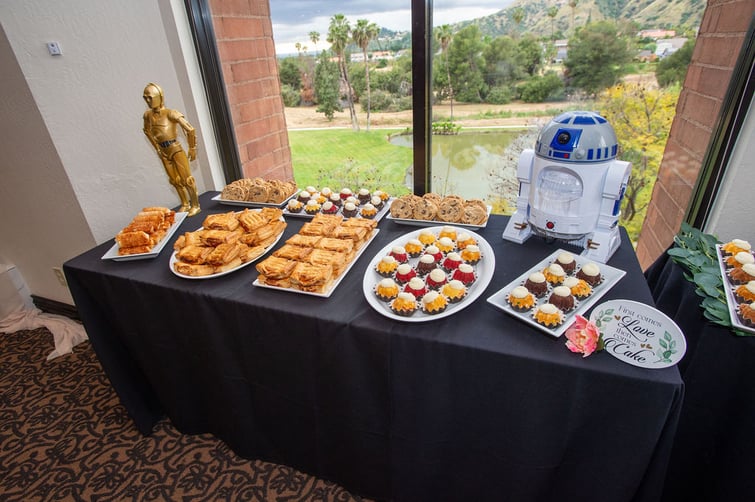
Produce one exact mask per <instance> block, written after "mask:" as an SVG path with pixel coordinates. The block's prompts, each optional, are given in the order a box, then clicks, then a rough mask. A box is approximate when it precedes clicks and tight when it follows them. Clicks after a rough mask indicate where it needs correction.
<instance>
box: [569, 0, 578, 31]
mask: <svg viewBox="0 0 755 502" xmlns="http://www.w3.org/2000/svg"><path fill="white" fill-rule="evenodd" d="M569 7H571V29H572V31H573V30H574V11H576V10H577V0H569Z"/></svg>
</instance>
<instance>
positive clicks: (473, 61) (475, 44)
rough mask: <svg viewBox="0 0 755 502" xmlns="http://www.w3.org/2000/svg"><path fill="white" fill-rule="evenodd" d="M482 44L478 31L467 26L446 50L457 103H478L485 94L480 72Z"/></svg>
mask: <svg viewBox="0 0 755 502" xmlns="http://www.w3.org/2000/svg"><path fill="white" fill-rule="evenodd" d="M483 47H484V44H483V41H482V35H481V34H480V29H479V28H478V27H477V26H476V25H469V26H467V27H465V28H463V29H462V30H460V31H459V32H457V33H456V34H455V35H454V38H453V43H452V44H450V46H449V48H448V68H449V71H450V75H451V82H452V83H453V89H454V92H455V94H456V97H457V98H458V99H459V101H467V102H470V103H479V102H481V101H482V98H483V96H484V94H485V92H486V87H487V86H486V85H485V80H484V79H483V75H482V70H483V68H485V60H484V59H483V57H482V50H483Z"/></svg>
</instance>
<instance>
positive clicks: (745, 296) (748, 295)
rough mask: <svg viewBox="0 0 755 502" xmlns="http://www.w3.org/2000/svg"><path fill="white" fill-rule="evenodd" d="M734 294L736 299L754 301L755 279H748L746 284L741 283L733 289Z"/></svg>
mask: <svg viewBox="0 0 755 502" xmlns="http://www.w3.org/2000/svg"><path fill="white" fill-rule="evenodd" d="M734 296H735V297H736V298H737V301H740V302H744V303H752V302H755V281H750V282H748V283H747V284H742V285H741V286H739V287H738V288H737V289H735V290H734Z"/></svg>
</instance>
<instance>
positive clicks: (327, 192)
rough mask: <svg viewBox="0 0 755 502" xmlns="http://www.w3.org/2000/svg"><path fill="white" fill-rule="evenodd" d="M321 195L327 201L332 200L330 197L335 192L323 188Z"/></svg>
mask: <svg viewBox="0 0 755 502" xmlns="http://www.w3.org/2000/svg"><path fill="white" fill-rule="evenodd" d="M320 195H322V196H323V197H325V198H326V199H330V196H331V195H333V190H331V189H330V188H329V187H322V190H320Z"/></svg>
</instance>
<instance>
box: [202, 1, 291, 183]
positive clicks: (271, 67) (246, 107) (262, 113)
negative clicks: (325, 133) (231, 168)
mask: <svg viewBox="0 0 755 502" xmlns="http://www.w3.org/2000/svg"><path fill="white" fill-rule="evenodd" d="M210 9H211V11H212V24H213V28H214V30H215V38H216V40H217V46H218V53H219V58H220V63H221V66H222V70H223V79H224V80H225V86H226V91H227V94H228V102H229V106H230V108H231V116H232V119H233V126H234V131H235V133H236V141H237V143H238V149H239V157H240V159H241V166H242V172H243V174H244V177H245V178H252V177H255V176H261V177H263V178H267V179H281V180H286V181H289V180H293V179H294V176H293V168H292V166H291V150H290V147H289V143H288V132H287V130H286V116H285V113H284V105H283V98H282V97H281V89H280V80H279V78H278V61H277V59H276V57H275V46H274V44H273V25H272V21H271V18H270V4H269V0H210Z"/></svg>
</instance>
